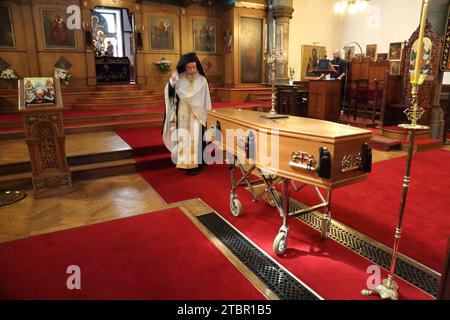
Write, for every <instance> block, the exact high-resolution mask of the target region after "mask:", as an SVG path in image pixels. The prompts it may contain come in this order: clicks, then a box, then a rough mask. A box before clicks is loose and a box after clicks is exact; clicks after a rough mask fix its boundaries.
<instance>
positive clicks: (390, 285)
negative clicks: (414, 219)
mask: <svg viewBox="0 0 450 320" xmlns="http://www.w3.org/2000/svg"><path fill="white" fill-rule="evenodd" d="M427 11H428V0H425V2H424V4H423V7H422V16H421V22H420V32H419V38H418V41H417V53H416V62H415V69H414V73H412V74H411V75H410V76H411V85H412V87H411V96H412V101H411V107H409V108H408V109H406V110H405V111H404V113H405V114H406V116H407V117H408V120H409V121H410V122H411V124H400V125H399V127H401V128H405V129H408V130H409V138H408V140H409V145H408V156H407V161H406V173H405V176H404V177H403V190H402V199H401V204H400V213H399V217H398V222H397V227H396V228H395V240H394V247H393V248H392V259H391V266H390V268H389V275H388V278H387V279H384V280H383V281H382V282H381V284H380V285H379V286H377V287H375V288H374V289H370V290H362V291H361V293H362V294H363V295H371V294H373V293H377V294H379V295H380V297H381V298H383V299H392V300H398V285H397V283H396V282H395V280H394V272H395V263H396V261H397V254H398V246H399V244H400V238H401V236H402V222H403V216H404V214H405V206H406V196H407V195H408V188H409V183H410V182H411V176H410V171H411V162H412V157H413V151H414V139H415V136H416V131H418V130H426V129H429V127H428V126H422V125H418V124H417V122H418V121H419V120H420V118H422V116H423V114H424V109H423V108H421V107H419V105H418V104H419V85H421V84H422V83H423V81H424V80H425V78H426V76H427V75H426V73H423V74H420V60H422V58H423V52H422V43H423V37H424V32H425V21H426V17H427ZM411 50H413V46H412V47H411Z"/></svg>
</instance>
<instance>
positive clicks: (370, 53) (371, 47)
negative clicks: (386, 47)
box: [366, 44, 377, 60]
mask: <svg viewBox="0 0 450 320" xmlns="http://www.w3.org/2000/svg"><path fill="white" fill-rule="evenodd" d="M366 56H367V57H369V58H371V59H372V60H376V56H377V45H376V44H368V45H367V46H366Z"/></svg>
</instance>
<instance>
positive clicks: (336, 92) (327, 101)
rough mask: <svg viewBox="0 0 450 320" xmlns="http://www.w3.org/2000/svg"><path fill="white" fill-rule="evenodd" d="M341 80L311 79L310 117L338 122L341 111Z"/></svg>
mask: <svg viewBox="0 0 450 320" xmlns="http://www.w3.org/2000/svg"><path fill="white" fill-rule="evenodd" d="M340 100H341V80H310V81H309V98H308V117H309V118H316V119H321V120H328V121H333V122H337V121H338V120H339V115H340V112H341V106H340Z"/></svg>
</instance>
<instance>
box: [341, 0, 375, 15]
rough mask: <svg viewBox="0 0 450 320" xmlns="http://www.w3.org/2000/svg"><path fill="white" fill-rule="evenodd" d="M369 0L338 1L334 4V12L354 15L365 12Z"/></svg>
mask: <svg viewBox="0 0 450 320" xmlns="http://www.w3.org/2000/svg"><path fill="white" fill-rule="evenodd" d="M369 1H370V0H339V1H337V2H336V3H335V4H334V12H335V13H339V14H344V13H348V14H356V13H361V12H364V11H366V9H367V7H368V5H369V4H368V2H369Z"/></svg>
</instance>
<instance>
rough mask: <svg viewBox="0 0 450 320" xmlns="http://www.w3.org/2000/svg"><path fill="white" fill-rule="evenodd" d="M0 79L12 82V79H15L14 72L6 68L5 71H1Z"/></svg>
mask: <svg viewBox="0 0 450 320" xmlns="http://www.w3.org/2000/svg"><path fill="white" fill-rule="evenodd" d="M0 78H2V79H6V80H14V79H17V76H16V74H15V73H14V70H12V69H9V68H6V69H3V70H2V73H1V74H0Z"/></svg>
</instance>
